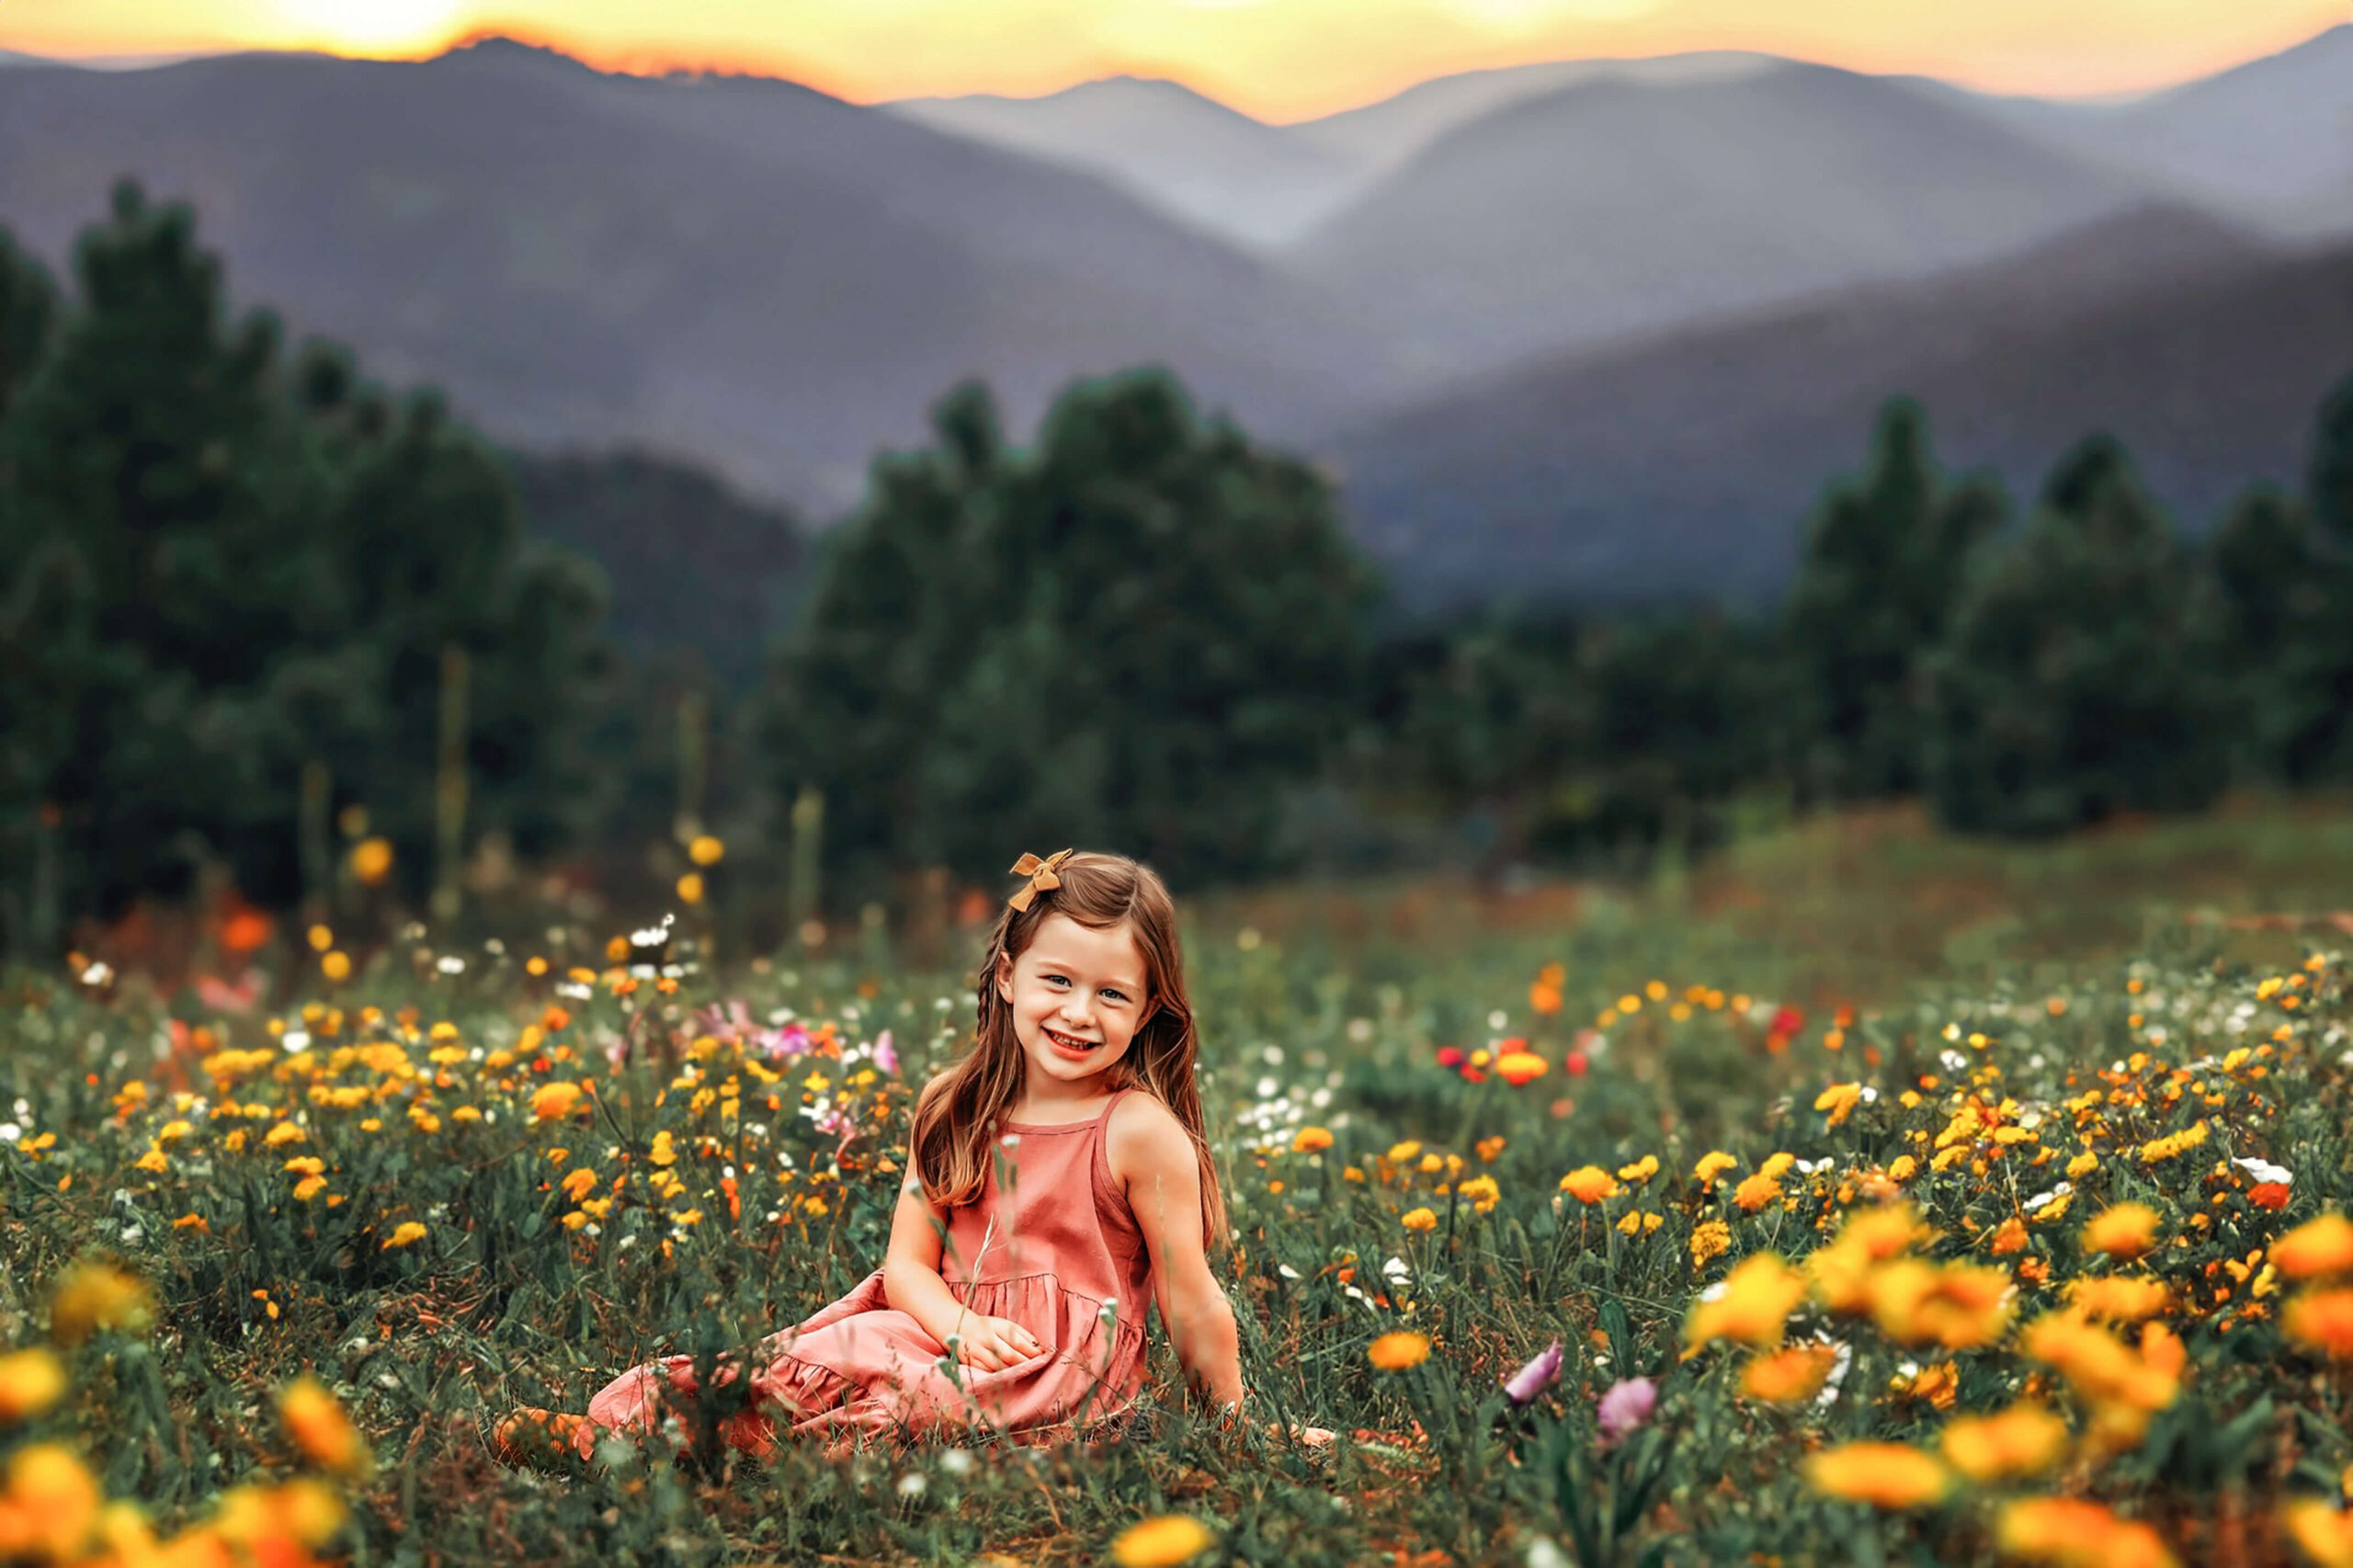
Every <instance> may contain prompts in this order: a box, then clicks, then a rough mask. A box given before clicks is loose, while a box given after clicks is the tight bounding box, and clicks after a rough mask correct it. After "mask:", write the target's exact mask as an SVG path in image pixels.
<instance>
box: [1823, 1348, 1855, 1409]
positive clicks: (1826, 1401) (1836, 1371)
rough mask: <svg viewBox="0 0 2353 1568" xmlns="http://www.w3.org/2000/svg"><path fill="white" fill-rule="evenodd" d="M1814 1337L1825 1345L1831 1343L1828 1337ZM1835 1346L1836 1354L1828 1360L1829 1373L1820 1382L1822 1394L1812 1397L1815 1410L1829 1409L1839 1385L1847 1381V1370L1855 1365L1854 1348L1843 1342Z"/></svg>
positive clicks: (1836, 1394) (1836, 1395)
mask: <svg viewBox="0 0 2353 1568" xmlns="http://www.w3.org/2000/svg"><path fill="white" fill-rule="evenodd" d="M1814 1337H1815V1338H1817V1339H1819V1340H1821V1341H1822V1342H1823V1343H1824V1344H1825V1345H1827V1344H1831V1343H1833V1342H1832V1340H1831V1338H1830V1336H1829V1335H1823V1334H1817V1335H1815V1336H1814ZM1836 1344H1837V1346H1838V1349H1837V1353H1836V1355H1834V1356H1832V1357H1831V1358H1830V1373H1829V1375H1828V1376H1827V1377H1825V1378H1824V1379H1823V1380H1822V1392H1820V1393H1817V1394H1815V1395H1814V1396H1813V1405H1814V1408H1815V1409H1816V1410H1827V1409H1829V1408H1830V1403H1831V1401H1833V1400H1835V1399H1836V1398H1837V1397H1838V1389H1839V1385H1841V1384H1842V1383H1844V1382H1845V1381H1847V1368H1849V1367H1851V1366H1853V1365H1854V1364H1855V1347H1854V1346H1851V1345H1849V1344H1847V1343H1846V1342H1845V1341H1844V1340H1839V1341H1837V1342H1836Z"/></svg>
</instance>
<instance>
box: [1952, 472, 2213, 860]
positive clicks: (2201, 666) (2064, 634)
mask: <svg viewBox="0 0 2353 1568" xmlns="http://www.w3.org/2000/svg"><path fill="white" fill-rule="evenodd" d="M2219 620H2220V616H2219V607H2218V606H2217V605H2216V604H2215V603H2214V596H2213V595H2212V594H2211V591H2210V586H2209V585H2208V584H2207V583H2206V582H2204V581H2203V580H2202V579H2201V578H2200V576H2199V575H2198V574H2196V572H2195V571H2194V570H2193V565H2192V562H2191V558H2190V556H2189V554H2188V551H2186V550H2185V549H2184V548H2183V547H2182V546H2181V545H2180V543H2179V542H2178V541H2177V540H2175V539H2174V538H2173V536H2172V533H2171V530H2170V529H2169V528H2168V527H2167V526H2166V523H2165V519H2164V517H2162V516H2161V515H2160V514H2159V513H2158V512H2157V511H2156V509H2155V507H2154V506H2153V505H2152V504H2151V503H2150V502H2149V500H2148V498H2147V497H2146V495H2145V494H2143V492H2142V490H2141V488H2140V486H2139V484H2138V483H2137V482H2136V481H2135V480H2134V478H2133V476H2132V474H2131V468H2130V465H2129V463H2128V461H2127V460H2126V458H2125V456H2124V453H2123V451H2122V449H2120V448H2119V447H2118V446H2117V445H2116V444H2115V443H2114V442H2113V441H2110V440H2109V439H2107V438H2105V437H2094V438H2093V439H2091V440H2089V441H2086V442H2085V443H2084V444H2083V445H2081V446H2080V447H2078V448H2077V449H2075V451H2073V452H2071V453H2070V454H2069V455H2068V456H2067V457H2066V458H2065V459H2063V460H2062V461H2061V463H2060V465H2059V467H2058V468H2057V470H2056V471H2054V472H2053V473H2052V478H2051V480H2050V483H2049V484H2048V486H2047V487H2046V490H2045V492H2044V495H2043V498H2042V502H2041V504H2040V506H2038V507H2037V509H2036V511H2035V513H2034V515H2033V516H2032V517H2030V518H2029V522H2028V526H2027V529H2026V532H2025V535H2024V537H2023V538H2021V539H2020V540H2018V541H2017V542H2016V543H2015V544H2014V545H2012V546H2011V547H2009V548H2008V549H2006V550H2004V551H2001V552H2000V553H1999V554H1998V555H1995V557H1993V558H1992V559H1991V560H1989V561H1987V562H1984V564H1983V565H1982V567H1981V569H1980V570H1978V571H1976V572H1975V573H1973V574H1972V575H1971V577H1970V580H1969V582H1968V585H1967V586H1966V587H1965V588H1964V590H1963V592H1962V594H1961V600H1960V602H1959V604H1958V605H1957V606H1956V607H1955V608H1954V610H1953V625H1952V633H1951V637H1950V640H1949V642H1948V643H1947V644H1946V645H1945V647H1944V648H1943V649H1942V650H1941V652H1940V653H1939V654H1938V657H1937V659H1936V661H1935V663H1934V665H1933V666H1932V669H1933V696H1932V699H1931V702H1932V712H1933V719H1932V728H1931V731H1930V734H1929V743H1928V744H1929V750H1928V755H1927V787H1928V791H1929V795H1930V798H1931V799H1932V800H1933V801H1934V802H1935V804H1936V807H1937V810H1938V813H1939V814H1940V815H1941V816H1942V818H1943V819H1944V820H1945V821H1946V822H1947V823H1949V824H1952V825H1953V826H1956V827H1959V828H1962V829H1964V830H1968V831H1974V832H2002V833H2026V834H2045V833H2060V832H2064V831H2066V830H2067V829H2070V828H2074V827H2078V826H2081V825H2083V824H2087V823H2094V822H2097V821H2100V820H2101V819H2103V818H2105V817H2109V816H2111V815H2114V814H2115V813H2117V812H2126V811H2160V812H2163V811H2173V812H2179V811H2193V810H2196V809H2198V808H2200V807H2201V806H2204V805H2205V804H2207V803H2208V802H2210V801H2211V800H2212V799H2213V798H2214V796H2215V795H2216V794H2217V793H2218V792H2219V791H2220V790H2221V789H2222V785H2223V784H2224V782H2225V781H2226V779H2227V777H2228V767H2229V756H2228V747H2227V742H2226V735H2225V725H2226V723H2227V718H2228V715H2227V702H2228V698H2229V693H2228V690H2227V687H2224V686H2223V685H2222V682H2221V680H2220V679H2219V677H2218V676H2217V674H2216V669H2217V652H2218V650H2217V639H2218V632H2219Z"/></svg>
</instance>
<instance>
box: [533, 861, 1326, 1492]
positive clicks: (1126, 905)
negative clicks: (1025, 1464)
mask: <svg viewBox="0 0 2353 1568" xmlns="http://www.w3.org/2000/svg"><path fill="white" fill-rule="evenodd" d="M1013 869H1014V874H1016V875H1018V876H1023V877H1027V878H1028V879H1029V881H1028V883H1027V884H1026V885H1025V886H1023V887H1022V888H1021V889H1020V891H1018V892H1016V893H1015V894H1014V895H1013V897H1012V899H1011V900H1010V901H1008V903H1007V904H1006V908H1005V910H1004V911H1003V912H1002V914H1000V915H999V916H998V919H997V923H996V928H995V931H994V932H993V933H992V934H991V936H990V939H989V949H988V956H987V959H986V960H985V962H984V963H983V966H982V969H981V972H980V980H979V985H978V987H977V992H978V996H979V1003H980V1020H979V1029H978V1032H977V1038H976V1040H975V1042H974V1045H973V1049H972V1052H971V1054H969V1055H967V1056H966V1057H964V1058H963V1059H962V1060H961V1061H960V1062H957V1063H956V1064H955V1065H954V1066H953V1067H950V1068H949V1069H948V1070H947V1071H946V1072H944V1073H942V1074H940V1075H939V1076H938V1077H937V1078H935V1079H933V1080H932V1081H931V1082H930V1083H929V1084H926V1085H925V1086H924V1089H923V1093H922V1095H921V1096H919V1097H918V1098H917V1100H916V1102H915V1123H914V1128H913V1132H912V1135H911V1137H910V1138H909V1140H908V1150H907V1160H906V1172H907V1175H906V1179H905V1182H904V1186H903V1187H902V1188H901V1191H900V1194H899V1205H898V1209H897V1211H896V1213H895V1214H894V1215H893V1216H892V1225H891V1241H890V1246H889V1250H888V1253H887V1255H886V1256H885V1258H884V1260H883V1264H882V1267H881V1268H879V1269H877V1270H875V1271H874V1272H873V1273H872V1274H870V1275H869V1276H867V1278H865V1280H864V1281H862V1282H861V1283H860V1284H859V1285H858V1288H857V1289H855V1290H852V1291H851V1292H850V1293H849V1294H848V1295H847V1296H845V1297H843V1298H842V1299H841V1300H840V1301H835V1302H834V1303H833V1304H832V1305H830V1306H828V1307H826V1308H824V1310H823V1311H821V1312H818V1313H816V1315H814V1316H813V1317H811V1318H809V1319H808V1320H807V1321H806V1322H804V1323H801V1324H799V1325H798V1326H796V1327H794V1328H791V1329H789V1330H786V1331H784V1332H783V1333H780V1334H777V1335H771V1336H770V1337H769V1338H768V1339H767V1340H766V1341H765V1342H763V1344H762V1345H761V1346H760V1350H759V1360H758V1364H757V1365H756V1366H755V1367H754V1369H753V1370H752V1374H751V1385H752V1392H753V1393H754V1394H755V1396H756V1400H755V1403H753V1404H752V1405H751V1406H750V1407H749V1408H746V1409H744V1410H742V1411H740V1412H738V1413H737V1414H736V1415H732V1416H730V1417H728V1418H727V1419H726V1420H725V1421H724V1422H722V1424H721V1432H722V1436H723V1437H724V1438H725V1439H726V1441H728V1442H729V1443H730V1444H733V1446H735V1447H737V1448H740V1449H745V1450H747V1451H749V1452H753V1453H765V1452H767V1449H769V1448H770V1447H771V1446H772V1445H773V1443H774V1441H775V1435H776V1429H777V1427H778V1426H779V1425H782V1426H787V1427H789V1428H790V1431H791V1432H792V1433H793V1434H795V1435H796V1436H811V1437H820V1438H823V1439H824V1440H827V1441H828V1442H829V1443H831V1444H832V1445H834V1446H835V1447H836V1448H840V1447H845V1446H847V1445H849V1444H852V1443H855V1442H857V1441H858V1440H860V1439H861V1438H864V1437H870V1436H879V1435H892V1436H897V1437H913V1436H916V1435H922V1434H936V1435H947V1434H949V1433H953V1432H956V1431H960V1430H963V1429H966V1428H968V1427H972V1426H979V1427H983V1428H986V1429H990V1430H994V1431H996V1432H1002V1433H1008V1434H1017V1435H1018V1436H1019V1437H1020V1438H1021V1439H1022V1440H1024V1441H1026V1442H1034V1443H1046V1442H1051V1441H1054V1440H1056V1439H1058V1438H1060V1437H1067V1436H1071V1435H1074V1434H1075V1433H1077V1432H1079V1431H1080V1430H1081V1429H1082V1428H1085V1429H1086V1430H1087V1431H1088V1432H1089V1435H1101V1434H1104V1433H1107V1432H1109V1431H1113V1430H1116V1429H1117V1428H1118V1426H1120V1424H1122V1423H1123V1422H1124V1420H1125V1418H1126V1416H1127V1415H1128V1414H1129V1412H1130V1410H1131V1407H1132V1405H1133V1403H1134V1401H1135V1398H1136V1395H1137V1393H1138V1392H1139V1390H1140V1389H1141V1387H1142V1381H1143V1364H1144V1316H1145V1312H1146V1311H1147V1309H1148V1308H1150V1307H1152V1306H1155V1305H1156V1306H1157V1307H1158V1308H1159V1310H1160V1319H1161V1322H1162V1324H1164V1325H1165V1327H1166V1329H1167V1332H1168V1335H1169V1338H1170V1340H1171V1342H1172V1343H1173V1344H1174V1346H1175V1347H1176V1357H1177V1360H1178V1361H1179V1362H1180V1363H1181V1364H1182V1366H1183V1367H1184V1369H1185V1371H1186V1373H1187V1374H1188V1377H1189V1378H1190V1379H1191V1380H1192V1381H1193V1382H1194V1384H1195V1385H1196V1386H1197V1387H1198V1388H1199V1389H1200V1390H1201V1391H1202V1392H1206V1393H1207V1394H1208V1396H1209V1397H1210V1398H1211V1400H1213V1401H1214V1402H1216V1403H1217V1405H1218V1406H1219V1407H1221V1408H1222V1409H1223V1410H1224V1411H1225V1412H1227V1413H1229V1414H1230V1415H1238V1414H1239V1412H1240V1407H1241V1404H1242V1400H1243V1388H1242V1369H1241V1362H1240V1358H1239V1352H1238V1348H1237V1343H1236V1338H1235V1332H1234V1324H1233V1309H1232V1307H1231V1306H1230V1305H1229V1304H1228V1303H1227V1301H1226V1298H1225V1294H1224V1292H1223V1291H1222V1290H1220V1289H1219V1288H1218V1284H1217V1281H1216V1279H1215V1278H1212V1277H1211V1273H1210V1266H1209V1257H1208V1244H1209V1243H1210V1242H1211V1240H1213V1239H1222V1238H1223V1236H1224V1235H1225V1232H1226V1217H1225V1203H1224V1199H1223V1198H1222V1195H1221V1194H1220V1192H1219V1189H1218V1181H1217V1172H1216V1169H1215V1167H1214V1166H1213V1165H1212V1164H1211V1159H1210V1148H1209V1141H1208V1138H1207V1137H1206V1135H1205V1133H1204V1131H1203V1126H1202V1116H1201V1098H1200V1094H1199V1090H1198V1089H1197V1088H1196V1087H1195V1086H1194V1083H1193V1073H1194V1056H1195V1051H1196V1042H1195V1039H1194V1033H1193V1015H1192V1010H1191V1007H1190V1006H1188V1003H1187V1001H1186V997H1185V973H1184V960H1183V956H1182V954H1181V953H1180V952H1179V950H1178V948H1177V941H1176V911H1175V909H1174V907H1173V906H1172V905H1171V904H1170V903H1169V898H1168V890H1167V889H1166V888H1165V886H1164V885H1163V884H1162V882H1161V881H1160V879H1159V878H1158V877H1157V876H1155V875H1154V873H1153V872H1152V871H1151V870H1150V869H1148V868H1146V867H1143V866H1141V865H1139V864H1137V863H1136V862H1135V861H1133V860H1130V859H1127V858H1123V857H1120V856H1117V855H1097V854H1085V855H1074V854H1072V853H1071V851H1069V850H1067V849H1065V850H1063V852H1062V853H1060V854H1058V855H1054V856H1051V857H1049V858H1046V859H1044V860H1040V859H1039V858H1037V857H1036V856H1034V855H1024V856H1023V857H1022V858H1021V859H1020V861H1019V862H1018V863H1017V865H1015V867H1014V868H1013ZM950 1363H952V1364H953V1367H954V1375H953V1376H951V1375H950V1373H949V1364H950ZM736 1372H737V1369H736V1368H735V1367H734V1366H733V1365H723V1366H722V1368H721V1369H720V1370H719V1371H718V1373H717V1374H716V1376H717V1381H720V1382H722V1383H724V1382H731V1381H733V1380H734V1377H735V1375H736ZM696 1386H697V1385H696V1381H695V1371H694V1366H693V1361H692V1358H688V1357H685V1356H671V1357H667V1358H664V1359H662V1360H659V1361H655V1362H653V1363H651V1364H650V1365H647V1366H643V1367H640V1368H637V1369H633V1370H631V1371H629V1372H627V1373H624V1374H623V1375H622V1376H621V1377H620V1378H618V1379H616V1380H615V1381H613V1382H612V1383H610V1384H609V1385H608V1386H607V1387H606V1388H605V1390H604V1391H603V1392H600V1393H598V1394H597V1396H596V1397H595V1398H594V1399H592V1400H590V1401H589V1403H588V1414H587V1415H586V1417H585V1418H583V1417H580V1416H563V1415H551V1414H550V1413H548V1412H544V1411H534V1410H526V1411H522V1412H518V1413H517V1415H514V1416H512V1417H510V1418H509V1419H508V1420H507V1421H506V1422H504V1423H502V1424H501V1426H500V1427H499V1431H498V1446H499V1448H500V1449H501V1451H502V1454H503V1455H504V1456H505V1457H508V1458H510V1459H529V1458H530V1457H532V1453H533V1450H534V1449H535V1447H536V1446H537V1445H538V1444H539V1443H541V1442H545V1441H547V1440H549V1439H552V1440H553V1441H554V1442H557V1443H563V1442H569V1443H571V1444H572V1445H573V1446H574V1447H575V1448H576V1449H578V1450H579V1451H580V1453H582V1454H583V1455H584V1456H585V1455H587V1454H589V1453H590V1452H592V1451H593V1449H594V1447H595V1444H596V1441H597V1437H598V1436H599V1434H600V1432H601V1431H602V1430H603V1429H607V1428H612V1429H619V1430H623V1431H650V1430H653V1429H654V1428H655V1426H657V1425H658V1424H659V1422H660V1420H661V1416H662V1405H663V1401H664V1399H665V1396H667V1395H671V1394H676V1395H682V1396H685V1397H687V1398H688V1399H691V1398H692V1397H693V1395H694V1394H695V1392H696ZM1296 1433H1297V1435H1298V1436H1299V1437H1302V1438H1304V1439H1305V1440H1307V1441H1309V1442H1312V1443H1317V1444H1321V1443H1324V1442H1328V1441H1329V1440H1330V1438H1331V1434H1330V1433H1328V1432H1326V1431H1324V1430H1323V1429H1322V1428H1319V1427H1304V1428H1298V1429H1296Z"/></svg>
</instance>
